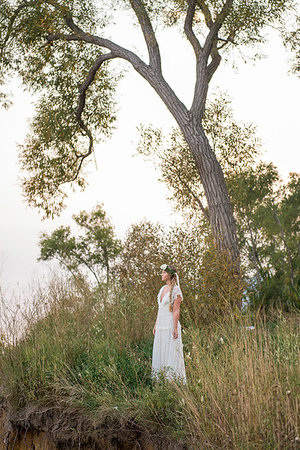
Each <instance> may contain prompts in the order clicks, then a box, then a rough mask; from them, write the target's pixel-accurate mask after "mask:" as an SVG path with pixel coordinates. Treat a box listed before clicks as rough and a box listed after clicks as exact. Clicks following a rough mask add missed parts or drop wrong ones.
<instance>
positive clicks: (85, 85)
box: [71, 53, 116, 181]
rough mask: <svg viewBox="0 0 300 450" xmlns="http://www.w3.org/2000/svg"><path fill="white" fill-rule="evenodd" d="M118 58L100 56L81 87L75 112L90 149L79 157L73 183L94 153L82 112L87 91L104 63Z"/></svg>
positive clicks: (91, 136) (105, 55)
mask: <svg viewBox="0 0 300 450" xmlns="http://www.w3.org/2000/svg"><path fill="white" fill-rule="evenodd" d="M115 57H116V56H115V55H114V54H113V53H106V54H104V55H100V56H99V57H98V58H97V59H96V61H95V63H94V65H93V66H92V68H91V69H90V71H89V73H88V76H87V77H86V79H85V81H84V82H83V83H82V84H81V86H79V89H78V90H79V95H78V107H77V110H76V112H75V115H76V120H77V122H78V123H79V126H80V128H81V129H83V130H84V131H85V133H86V134H87V136H88V138H89V148H88V151H87V152H86V153H84V154H81V155H79V156H78V159H79V160H80V163H79V166H78V168H77V171H76V175H75V177H74V179H72V180H71V181H75V180H76V179H77V177H78V175H79V172H80V169H81V166H82V164H83V161H84V159H85V158H87V157H88V156H89V155H90V154H91V153H92V151H93V142H94V141H93V135H92V133H91V131H90V130H89V128H88V127H87V125H86V124H85V123H84V121H83V120H82V118H81V115H82V112H83V110H84V106H85V99H86V91H87V89H88V88H89V86H90V85H91V83H92V82H93V81H94V79H95V76H96V73H97V71H98V69H99V68H100V66H101V65H102V64H103V63H104V61H109V60H111V59H113V58H115Z"/></svg>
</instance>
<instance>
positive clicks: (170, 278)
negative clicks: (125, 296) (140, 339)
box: [152, 264, 186, 384]
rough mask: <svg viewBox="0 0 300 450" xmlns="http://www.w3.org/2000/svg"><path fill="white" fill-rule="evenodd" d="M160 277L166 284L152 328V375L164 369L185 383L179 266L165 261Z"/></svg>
mask: <svg viewBox="0 0 300 450" xmlns="http://www.w3.org/2000/svg"><path fill="white" fill-rule="evenodd" d="M160 268H161V269H162V274H161V278H162V280H163V281H165V283H166V284H165V285H164V286H162V287H161V289H160V291H159V293H158V295H157V302H158V313H157V318H156V322H155V326H154V328H153V334H154V342H153V351H152V378H154V379H158V378H159V373H164V374H165V376H166V378H167V379H169V380H170V379H177V380H178V381H182V383H184V384H186V373H185V364H184V358H183V344H182V339H181V325H180V322H179V314H180V304H181V302H182V300H183V296H182V292H181V289H180V285H179V277H178V274H177V270H176V268H175V266H173V265H171V264H170V265H167V264H163V265H162V266H160Z"/></svg>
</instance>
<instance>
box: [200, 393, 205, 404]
mask: <svg viewBox="0 0 300 450" xmlns="http://www.w3.org/2000/svg"><path fill="white" fill-rule="evenodd" d="M200 400H201V403H203V402H204V397H203V395H201V398H200Z"/></svg>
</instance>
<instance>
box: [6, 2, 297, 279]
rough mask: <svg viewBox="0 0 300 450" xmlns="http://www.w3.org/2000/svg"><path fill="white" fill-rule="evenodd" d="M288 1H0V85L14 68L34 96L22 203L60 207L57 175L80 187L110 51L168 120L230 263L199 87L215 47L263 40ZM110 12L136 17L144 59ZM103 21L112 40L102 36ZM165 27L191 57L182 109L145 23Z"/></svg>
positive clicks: (228, 211)
mask: <svg viewBox="0 0 300 450" xmlns="http://www.w3.org/2000/svg"><path fill="white" fill-rule="evenodd" d="M294 4H295V1H294V0H285V1H282V0H264V1H260V2H259V1H249V2H247V1H245V0H226V1H225V0H224V1H220V0H164V1H162V0H155V1H154V0H153V1H151V0H128V1H126V0H119V1H118V0H115V1H110V0H104V1H103V2H101V4H100V5H99V7H97V6H98V4H97V2H95V1H93V0H4V1H2V2H1V5H0V41H1V44H0V46H1V47H0V57H1V69H0V83H3V82H4V79H5V77H7V76H10V75H11V74H12V73H17V74H19V75H20V76H21V78H22V81H23V84H24V85H25V87H26V88H28V89H30V90H31V91H33V92H36V93H37V92H39V93H40V94H41V98H40V100H39V102H38V105H37V108H36V116H35V118H34V119H33V121H32V124H31V134H30V135H29V136H28V138H27V142H26V144H25V145H24V146H23V147H22V152H21V155H20V159H21V163H22V168H23V170H25V171H26V172H27V175H28V176H27V178H25V180H24V183H23V188H24V193H25V195H26V197H27V200H28V201H29V203H30V204H32V205H35V206H38V207H40V208H43V209H44V210H45V211H46V214H48V215H51V214H54V213H57V212H59V211H60V210H61V208H62V207H63V199H64V197H65V195H66V194H65V192H64V191H63V190H62V188H61V186H62V185H63V184H64V183H67V182H72V181H76V182H77V183H78V184H79V185H80V186H81V187H84V185H85V179H84V177H83V175H82V167H83V165H84V162H85V161H86V159H87V158H88V157H89V156H90V155H91V153H92V151H93V146H94V142H93V139H94V138H93V134H94V133H96V132H99V131H100V132H102V133H104V134H105V135H108V134H110V132H111V129H112V123H113V118H114V108H113V93H114V86H115V81H116V77H115V74H114V71H113V69H112V66H111V65H110V64H109V62H110V61H111V60H113V59H116V58H119V59H122V60H125V61H126V62H128V63H129V64H130V65H131V66H132V67H133V68H134V69H135V70H136V72H137V73H138V74H139V75H140V76H141V77H143V78H144V79H145V80H146V81H147V82H148V83H149V84H150V86H152V87H153V89H154V90H155V92H156V93H157V94H158V96H159V97H160V98H161V100H162V101H163V103H164V104H165V105H166V107H167V108H168V110H169V111H170V113H171V114H172V116H173V117H174V118H175V120H176V121H177V124H178V126H179V128H180V130H181V132H182V134H183V136H184V139H185V141H186V143H187V148H188V149H189V151H190V153H191V155H192V158H193V159H194V161H195V165H196V170H197V172H198V176H199V178H200V180H201V183H202V185H203V189H204V192H205V196H206V199H207V207H208V210H209V222H210V226H211V228H212V231H213V235H214V237H215V239H216V241H217V243H218V246H219V248H220V249H223V248H225V250H226V251H227V252H228V255H229V256H230V259H231V261H232V263H233V265H234V267H235V269H236V270H237V271H239V248H238V240H237V235H236V224H235V221H234V217H233V212H232V207H231V203H230V199H229V197H228V192H227V188H226V183H225V179H224V175H223V172H222V169H221V166H220V164H219V162H218V160H217V158H216V155H215V153H214V152H213V150H212V148H211V146H210V143H209V140H208V138H207V135H206V133H205V131H204V128H203V115H204V111H205V102H206V98H207V93H208V87H209V83H210V81H211V79H212V77H213V75H214V73H215V72H216V70H217V68H218V67H219V65H220V62H221V58H222V55H224V54H226V52H227V51H228V50H230V49H231V48H233V49H235V48H240V47H243V46H252V47H257V45H258V44H259V43H261V42H263V41H264V37H263V33H262V30H263V29H264V28H265V27H267V26H268V25H272V26H275V25H276V24H280V23H281V24H283V23H284V18H285V14H286V13H288V12H290V11H293V6H294ZM115 13H117V14H115ZM120 13H123V17H125V16H126V17H128V15H129V16H130V17H131V18H132V19H133V20H134V22H135V23H137V24H138V26H139V29H140V31H141V33H142V35H143V36H144V39H145V44H146V47H147V50H148V57H149V60H147V59H146V60H143V59H142V58H141V57H140V56H139V55H138V54H137V53H134V52H133V51H132V50H130V49H127V48H125V47H124V43H123V40H124V39H123V36H122V33H121V32H120V27H119V17H120ZM154 22H155V27H154V25H153V24H154ZM113 23H117V26H116V30H117V33H116V34H117V36H118V37H117V39H114V38H113V39H111V38H110V37H109V36H110V35H111V34H112V33H113V32H112V27H111V26H112V24H113ZM166 25H167V26H172V27H177V29H178V32H181V29H182V30H184V33H185V36H186V38H187V40H188V42H189V43H190V45H191V47H192V49H193V52H194V55H195V71H196V81H195V89H194V98H193V101H192V105H191V107H187V106H186V105H184V104H183V102H182V101H181V100H180V99H179V97H178V96H177V95H176V94H175V92H174V91H173V89H172V88H171V86H170V84H169V83H168V82H167V81H166V79H165V78H164V76H163V72H162V61H161V55H160V48H159V44H158V41H157V36H156V33H155V31H154V28H157V27H159V26H166ZM108 27H110V29H109V30H107V28H108ZM256 50H257V49H256ZM180 63H181V59H180V55H178V64H180ZM183 82H185V81H183ZM100 93H101V95H99V94H100ZM98 135H99V133H98ZM86 140H88V145H87V148H86V150H82V148H83V146H84V142H85V141H86Z"/></svg>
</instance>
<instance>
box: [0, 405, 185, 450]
mask: <svg viewBox="0 0 300 450" xmlns="http://www.w3.org/2000/svg"><path fill="white" fill-rule="evenodd" d="M76 413H77V414H76ZM112 425H113V424H112V423H110V424H108V428H107V431H104V430H105V429H104V427H103V424H102V425H101V428H99V426H97V424H95V423H92V421H91V420H90V419H88V418H84V419H82V420H79V416H78V411H74V410H72V411H65V410H64V411H62V410H60V409H59V408H55V407H53V408H40V409H37V408H32V409H31V410H29V409H28V408H27V409H26V410H23V411H19V412H18V414H17V415H16V414H12V412H11V411H10V410H9V409H8V408H7V407H4V406H3V405H0V450H25V449H26V450H28V449H31V450H56V449H61V450H67V449H69V450H70V449H82V450H100V449H101V450H113V449H114V450H115V449H120V450H134V449H136V450H137V449H143V450H157V449H164V450H166V449H172V450H174V449H175V448H176V447H177V445H176V444H174V442H173V443H171V442H166V441H164V442H162V439H161V438H159V439H158V438H155V437H153V436H152V437H150V436H149V435H147V434H146V433H143V432H142V430H138V429H137V427H134V425H133V424H132V427H131V429H130V427H129V426H128V425H129V424H128V423H127V424H126V426H125V423H124V424H123V425H122V424H120V423H117V422H115V430H114V433H113V432H112V431H113V429H112ZM177 448H178V447H177ZM180 448H181V449H182V448H183V447H180Z"/></svg>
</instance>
